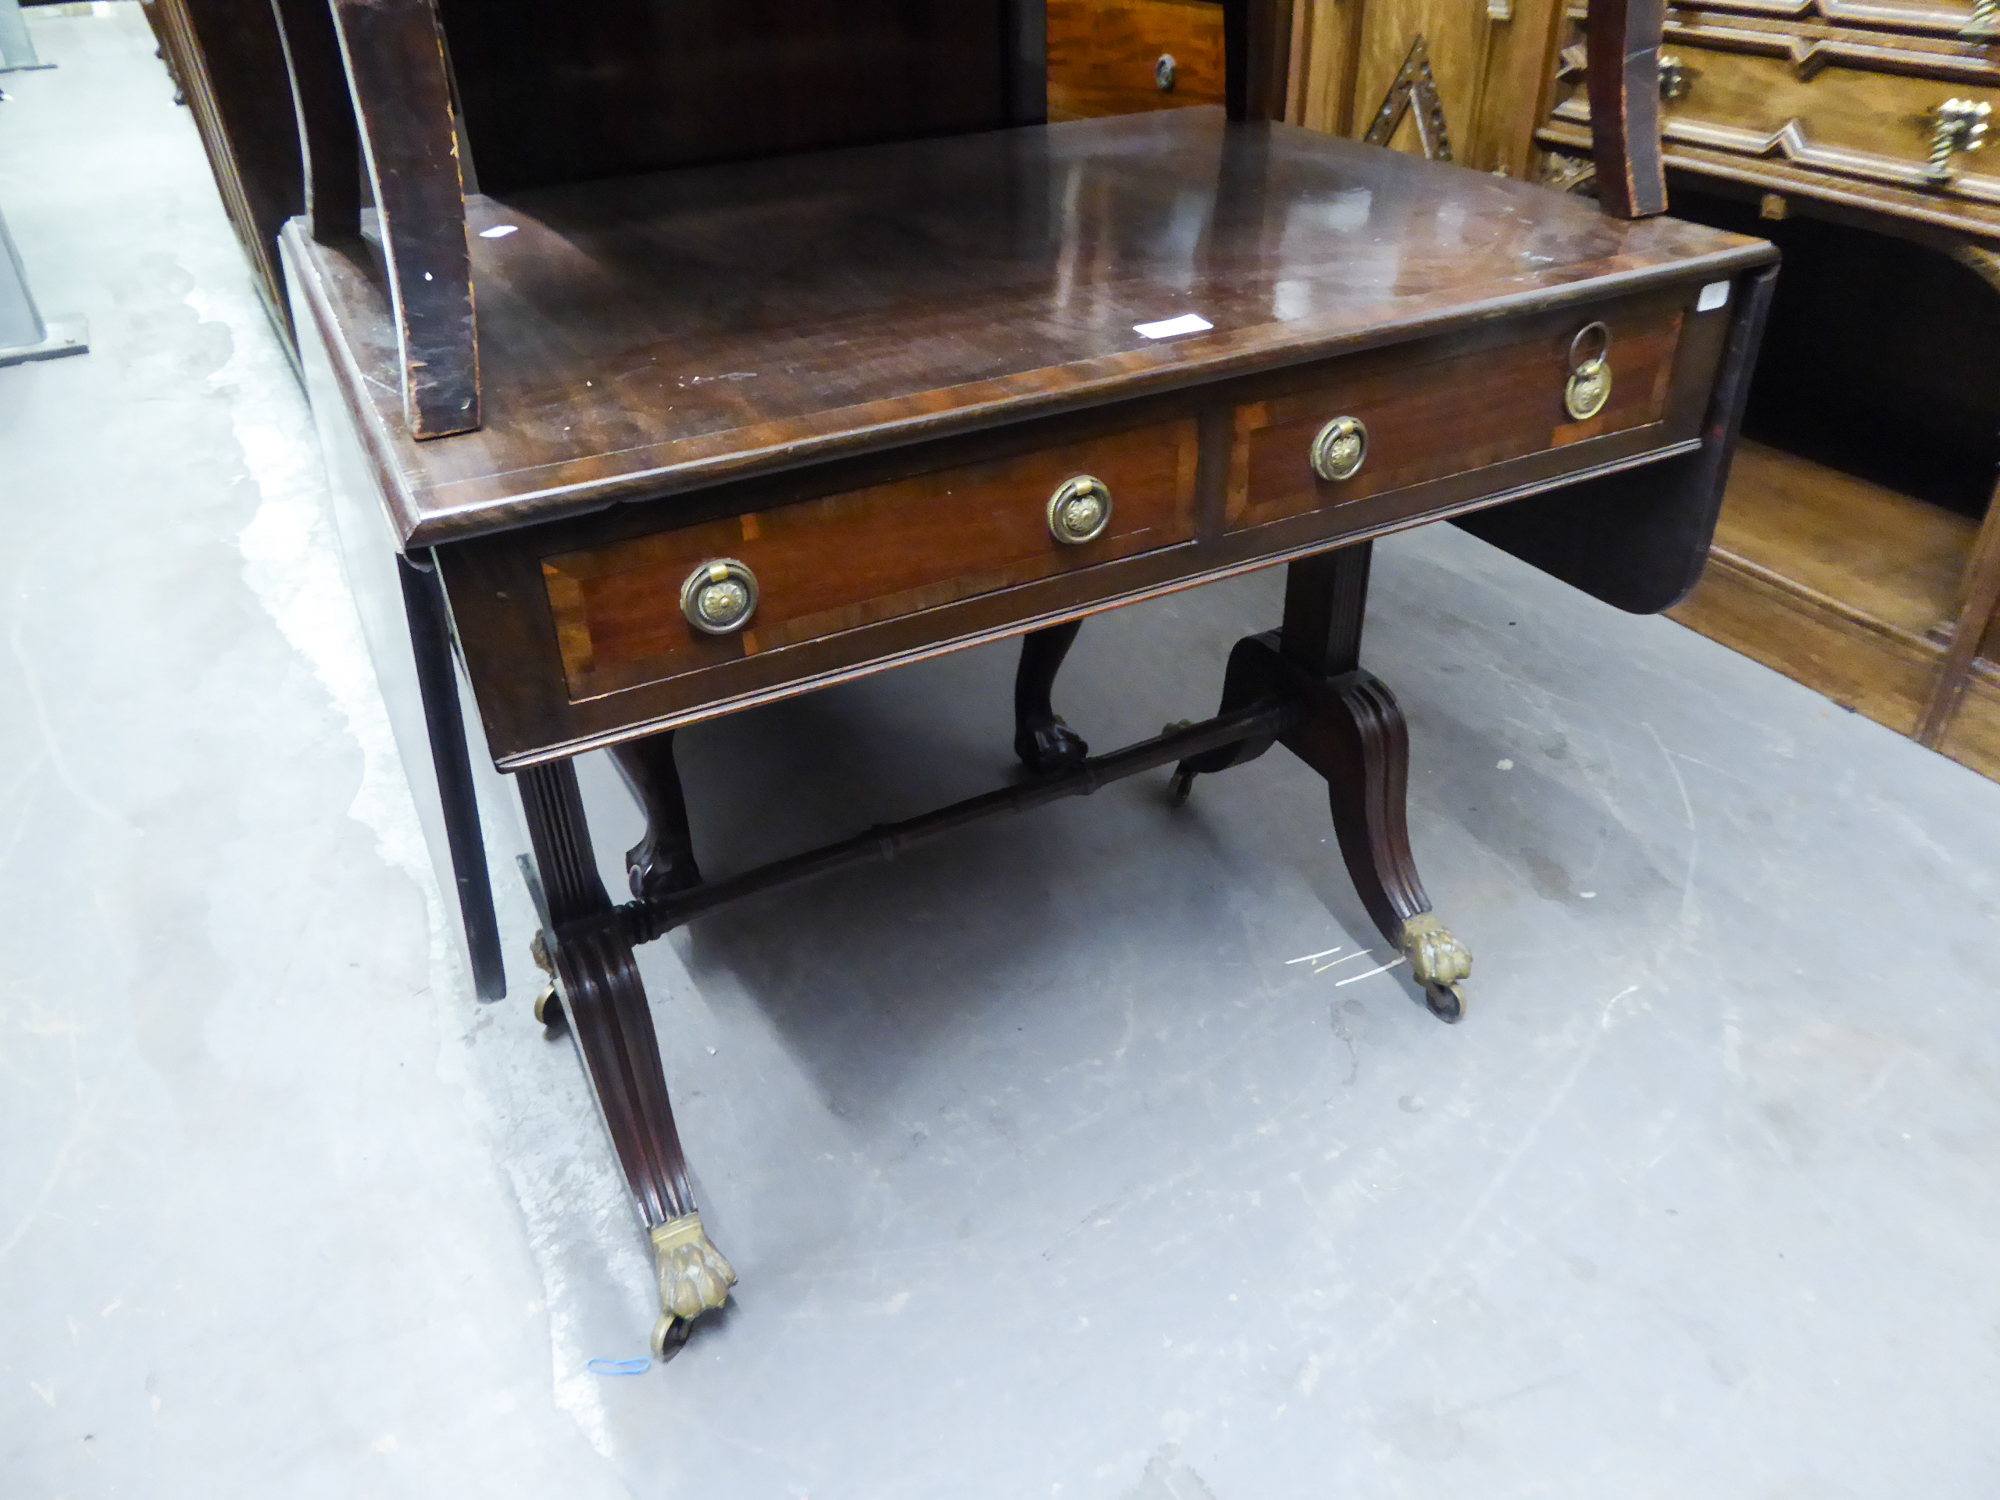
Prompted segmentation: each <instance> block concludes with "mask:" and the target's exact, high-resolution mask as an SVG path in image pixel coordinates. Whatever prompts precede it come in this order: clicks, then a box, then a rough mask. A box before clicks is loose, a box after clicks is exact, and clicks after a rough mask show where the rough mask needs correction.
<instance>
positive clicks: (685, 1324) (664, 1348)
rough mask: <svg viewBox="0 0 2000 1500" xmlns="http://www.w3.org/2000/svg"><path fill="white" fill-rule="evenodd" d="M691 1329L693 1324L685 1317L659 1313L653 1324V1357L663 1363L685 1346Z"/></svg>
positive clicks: (692, 1329)
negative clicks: (658, 1318)
mask: <svg viewBox="0 0 2000 1500" xmlns="http://www.w3.org/2000/svg"><path fill="white" fill-rule="evenodd" d="M693 1331H694V1324H692V1323H690V1322H689V1321H688V1320H687V1319H686V1318H677V1317H675V1316H674V1315H673V1314H672V1313H661V1314H660V1321H659V1322H657V1323H655V1324H654V1325H653V1358H654V1359H655V1360H657V1361H658V1362H659V1363H660V1364H665V1363H666V1362H667V1361H668V1360H670V1359H672V1358H673V1357H674V1356H675V1355H676V1354H678V1353H680V1352H681V1350H682V1349H683V1348H684V1347H686V1345H687V1341H688V1335H689V1334H690V1333H692V1332H693Z"/></svg>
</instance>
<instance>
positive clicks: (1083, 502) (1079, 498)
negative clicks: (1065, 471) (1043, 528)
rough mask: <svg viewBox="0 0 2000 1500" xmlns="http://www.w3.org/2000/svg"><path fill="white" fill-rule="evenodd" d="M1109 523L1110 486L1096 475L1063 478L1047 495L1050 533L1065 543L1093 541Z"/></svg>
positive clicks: (1077, 544)
mask: <svg viewBox="0 0 2000 1500" xmlns="http://www.w3.org/2000/svg"><path fill="white" fill-rule="evenodd" d="M1110 524H1111V488H1110V486H1109V485H1107V484H1105V482H1104V481H1103V480H1101V479H1099V478H1097V477H1096V476H1095V475H1092V474H1078V475H1077V476H1076V477H1074V478H1073V479H1065V480H1064V481H1063V482H1062V483H1061V484H1059V485H1057V486H1056V492H1055V493H1054V494H1053V495H1051V496H1049V535H1050V536H1052V537H1054V538H1055V539H1056V540H1057V541H1059V542H1061V543H1062V544H1063V545H1064V546H1066V547H1081V546H1082V545H1083V544H1084V543H1085V542H1094V541H1096V540H1097V539H1098V538H1099V537H1101V536H1103V535H1104V528H1105V527H1107V526H1109V525H1110Z"/></svg>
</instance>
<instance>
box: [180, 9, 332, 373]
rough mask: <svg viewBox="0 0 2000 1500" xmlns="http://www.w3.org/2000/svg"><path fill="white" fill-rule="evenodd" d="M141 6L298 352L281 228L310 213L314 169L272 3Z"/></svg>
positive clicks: (284, 334) (256, 271)
mask: <svg viewBox="0 0 2000 1500" xmlns="http://www.w3.org/2000/svg"><path fill="white" fill-rule="evenodd" d="M141 8H142V9H143V10H144V11H145V14H146V20H147V23H148V24H149V25H151V27H152V28H153V36H154V38H155V39H156V40H157V41H158V42H159V44H160V58H161V60H162V61H163V62H165V63H166V65H167V71H168V73H169V74H170V75H171V76H172V78H173V80H174V86H175V88H176V89H177V90H178V91H179V96H180V100H181V102H182V103H184V104H186V105H187V107H188V109H189V111H190V112H191V113H192V114H193V116H194V123H195V129H196V130H197V131H199V132H200V134H201V144H202V149H203V150H204V151H205V152H207V154H208V165H209V170H210V171H211V172H212V173H213V174H214V176H215V187H216V191H217V192H219V193H220V194H221V195H222V207H223V210H224V212H226V213H227V214H228V215H229V222H230V225H231V227H232V228H234V229H235V231H236V237H237V239H238V240H239V241H240V242H241V243H242V246H243V253H244V255H245V256H246V257H247V258H248V259H249V261H250V270H251V273H252V274H253V275H254V276H255V277H256V280H257V291H258V293H259V295H260V296H262V298H263V299H264V306H265V310H266V311H267V312H268V313H269V314H270V315H271V321H272V324H273V325H274V326H275V327H276V328H277V330H278V336H279V337H280V338H281V339H283V340H284V342H285V346H286V348H287V349H291V348H293V347H294V340H293V337H292V324H291V317H290V315H289V312H288V310H287V306H286V301H285V287H284V278H283V275H282V273H281V272H280V271H279V269H278V231H279V230H281V229H282V228H284V226H285V222H286V220H288V219H291V218H293V217H294V216H296V215H297V214H300V213H302V212H304V210H305V169H304V162H303V157H302V154H301V151H300V146H299V127H298V118H297V114H296V112H295V110H294V108H293V104H292V93H291V89H290V88H289V87H288V86H287V83H286V76H285V52H284V42H283V40H282V38H281V37H280V35H279V31H278V21H277V17H276V15H275V14H274V13H273V11H272V9H271V0H141Z"/></svg>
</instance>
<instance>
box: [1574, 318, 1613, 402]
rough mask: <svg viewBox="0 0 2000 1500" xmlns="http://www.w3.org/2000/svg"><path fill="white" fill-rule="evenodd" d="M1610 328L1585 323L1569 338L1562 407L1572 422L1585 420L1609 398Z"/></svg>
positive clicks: (1598, 324)
mask: <svg viewBox="0 0 2000 1500" xmlns="http://www.w3.org/2000/svg"><path fill="white" fill-rule="evenodd" d="M1610 354H1611V330H1610V329H1609V328H1607V327H1605V326H1604V324H1602V323H1586V324H1585V325H1584V326H1583V327H1582V328H1580V329H1578V330H1577V334H1576V337H1575V338H1573V339H1571V340H1570V341H1569V381H1568V383H1567V384H1566V385H1564V387H1563V410H1565V411H1567V412H1568V413H1569V414H1570V417H1571V419H1572V420H1574V421H1578V422H1587V421H1589V420H1590V419H1591V418H1592V417H1594V416H1596V415H1597V414H1598V413H1599V412H1601V411H1603V410H1604V403H1605V402H1607V401H1609V400H1610V399H1611V361H1610Z"/></svg>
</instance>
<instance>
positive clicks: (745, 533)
mask: <svg viewBox="0 0 2000 1500" xmlns="http://www.w3.org/2000/svg"><path fill="white" fill-rule="evenodd" d="M1196 451H1197V450H1196V443H1195V424H1194V423H1193V422H1192V421H1190V420H1186V419H1183V420H1181V421H1179V422H1174V423H1170V424H1166V425H1163V426H1158V427H1144V428H1139V429H1137V430H1135V431H1131V432H1123V433H1115V434H1111V435H1108V436H1105V437H1100V438H1095V439H1091V440H1089V441H1085V442H1080V443H1066V444H1062V445H1060V446H1057V447H1052V448H1044V449H1040V450H1037V451H1035V452H1033V453H1027V454H1023V455H1020V456H1018V457H1014V458H1007V459H1001V460H998V461H996V462H992V463H986V464H972V465H967V466H965V467H962V468H956V469H947V470H943V471H940V472H937V473H932V474H924V475H919V476H917V477H915V478H911V479H904V480H898V481H895V482H893V483H889V484H883V485H875V486H871V487H869V488H866V489H861V490H853V491H849V492H847V493H845V494H837V495H829V496H827V497H826V498H824V499H821V500H813V501H808V502H805V503H803V504H796V505H788V506H781V507H778V508H776V509H771V510H762V511H747V512H745V513H744V514H742V515H740V516H730V517H726V518H721V519H717V520H714V521H708V522H703V523H699V524H697V525H694V526H686V527H680V528H677V529H674V530H671V531H663V532H656V533H654V534H652V535H650V536H642V537H633V538H631V539H629V540H626V541H621V542H616V543H613V544H611V545H609V546H605V547H599V548H594V549H591V550H588V551H581V552H571V553H564V554H561V555H558V556H555V557H551V558H549V559H548V560H547V561H545V562H544V563H543V564H542V573H543V577H544V578H545V579H546V581H547V586H548V594H549V601H550V609H551V613H552V614H553V616H554V620H555V628H556V635H557V639H558V641H559V642H560V643H561V651H562V658H563V670H564V675H565V678H566V680H567V681H568V683H569V689H570V696H571V697H572V699H582V698H587V697H591V696H593V695H595V694H598V693H604V692H610V691H614V690H616V689H618V688H621V687H630V686H632V685H634V684H635V683H639V682H645V681H648V680H650V679H653V678H658V677H663V676H667V675H669V674H671V673H673V672H676V671H685V670H688V669H690V668H694V667H704V666H713V665H715V664H717V663H720V662H726V661H734V660H737V659H739V658H741V657H744V656H748V655H754V654H755V653H757V652H759V651H767V650H776V649H781V648H783V647H786V646H790V645H795V644H797V643H798V642H800V641H805V640H810V639H813V638H814V637H817V636H824V635H832V634H835V633H838V632H841V631H846V630H853V629H855V628H857V627H858V626H862V625H868V624H873V623H875V622H877V621H880V620H886V619H890V618H893V617H894V616H897V615H903V614H910V613H913V612H915V611H917V610H922V609H931V608H935V607H936V606H938V605H940V604H947V603H950V602H952V601H954V600H957V599H964V598H969V597H971V596H972V595H974V594H982V593H988V592H991V591H992V590H995V589H999V588H1004V587H1006V586H1008V585H1010V584H1019V583H1025V582H1027V581H1028V580H1030V579H1034V578H1046V577H1048V576H1049V575H1051V574H1053V573H1059V572H1063V571H1066V570H1069V569H1074V568H1085V567H1092V566H1095V565H1097V564H1100V563H1104V562H1108V561H1110V560H1112V559H1114V558H1119V557H1129V556H1131V555H1133V554H1134V553H1138V552H1145V551H1149V550H1151V549H1153V548H1157V547H1168V546H1172V545H1174V544H1175V543H1177V542H1187V541H1191V540H1192V539H1193V537H1194V531H1195V522H1194V498H1195V461H1196ZM1079 474H1089V475H1092V476H1094V477H1095V478H1097V479H1100V480H1102V481H1103V482H1104V484H1105V485H1106V487H1107V488H1108V489H1109V490H1110V491H1111V496H1112V513H1111V521H1110V524H1109V525H1108V526H1107V527H1106V529H1105V532H1104V534H1103V535H1102V536H1100V537H1098V538H1097V539H1096V540H1094V541H1091V542H1088V543H1085V544H1082V545H1065V544H1063V543H1059V542H1057V541H1056V540H1055V538H1054V537H1052V536H1051V535H1050V533H1049V523H1048V505H1049V499H1050V496H1051V495H1053V494H1054V492H1055V489H1056V487H1057V486H1058V485H1060V484H1061V483H1062V482H1063V481H1064V480H1066V479H1069V478H1071V477H1072V476H1075V475H1079ZM722 557H729V558H734V559H737V560H738V561H740V562H742V563H744V564H745V565H746V566H748V567H749V568H750V570H751V571H752V572H753V573H754V574H755V575H756V578H757V583H758V593H759V599H758V604H757V610H756V614H755V616H754V617H753V618H752V620H751V621H750V623H749V626H748V627H747V628H746V629H744V630H741V631H738V632H736V633H735V634H732V635H726V636H713V635H705V634H702V633H701V632H699V631H696V630H695V629H694V628H693V627H692V626H690V625H689V624H688V623H687V621H686V620H685V619H683V618H682V617H681V612H680V597H679V596H680V587H681V582H682V580H683V579H685V578H686V577H687V576H688V574H689V573H690V572H691V571H692V570H693V569H694V568H696V567H698V566H699V565H700V564H702V563H704V562H707V561H711V560H714V559H717V558H722Z"/></svg>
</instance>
